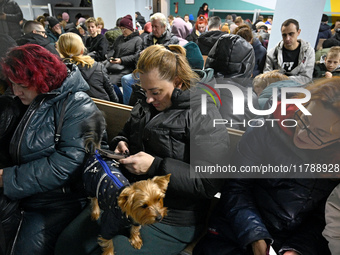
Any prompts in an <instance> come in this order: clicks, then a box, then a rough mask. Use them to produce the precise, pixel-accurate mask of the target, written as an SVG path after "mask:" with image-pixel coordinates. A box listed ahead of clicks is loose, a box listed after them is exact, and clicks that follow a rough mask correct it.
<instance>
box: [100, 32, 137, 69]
mask: <svg viewBox="0 0 340 255" xmlns="http://www.w3.org/2000/svg"><path fill="white" fill-rule="evenodd" d="M142 47H143V41H142V38H140V36H139V32H138V31H136V32H133V33H132V34H130V35H129V36H126V37H124V35H121V36H118V37H117V39H116V40H115V42H114V44H113V49H112V50H111V51H110V52H109V53H108V54H107V56H108V57H114V58H120V59H121V60H122V65H123V66H124V67H125V69H128V70H129V71H131V72H132V71H133V70H134V69H135V68H136V64H137V60H138V57H139V53H140V52H141V50H142ZM131 72H130V73H131Z"/></svg>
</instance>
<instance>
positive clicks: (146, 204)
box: [118, 174, 171, 225]
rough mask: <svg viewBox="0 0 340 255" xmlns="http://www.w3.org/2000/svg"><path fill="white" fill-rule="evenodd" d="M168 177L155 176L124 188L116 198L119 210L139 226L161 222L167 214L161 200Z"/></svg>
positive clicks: (166, 186)
mask: <svg viewBox="0 0 340 255" xmlns="http://www.w3.org/2000/svg"><path fill="white" fill-rule="evenodd" d="M170 175H171V174H168V175H165V176H156V177H154V178H152V179H148V180H145V181H139V182H135V183H133V184H132V185H131V186H129V187H126V188H125V189H124V190H123V191H122V192H121V194H120V195H119V197H118V205H119V207H120V208H121V210H122V211H123V212H124V213H126V215H128V216H130V217H132V218H133V220H134V221H135V222H136V223H138V224H140V225H146V224H153V223H155V222H159V221H160V220H162V219H163V218H164V217H165V216H166V214H167V208H166V207H163V198H164V197H165V192H166V189H167V188H168V184H169V181H170Z"/></svg>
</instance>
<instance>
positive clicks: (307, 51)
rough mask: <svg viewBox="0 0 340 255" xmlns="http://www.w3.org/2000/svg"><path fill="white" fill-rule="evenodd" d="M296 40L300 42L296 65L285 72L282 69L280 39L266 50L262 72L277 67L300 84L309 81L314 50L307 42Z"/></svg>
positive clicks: (281, 45)
mask: <svg viewBox="0 0 340 255" xmlns="http://www.w3.org/2000/svg"><path fill="white" fill-rule="evenodd" d="M298 41H299V42H300V43H301V48H300V55H299V60H298V65H297V67H295V68H294V69H293V70H291V71H290V72H286V71H285V70H284V69H283V67H282V64H283V56H282V49H283V41H281V42H279V43H278V44H277V45H276V46H275V47H274V48H272V49H270V50H269V51H268V52H267V58H266V64H265V67H264V70H263V72H264V73H265V72H269V71H273V70H276V69H278V70H280V72H281V73H284V74H286V75H288V76H289V79H291V80H295V81H297V82H299V83H301V84H306V83H308V82H310V81H311V80H312V77H313V69H314V62H315V52H314V49H313V48H312V47H311V46H310V44H309V43H308V42H305V41H303V40H301V39H298Z"/></svg>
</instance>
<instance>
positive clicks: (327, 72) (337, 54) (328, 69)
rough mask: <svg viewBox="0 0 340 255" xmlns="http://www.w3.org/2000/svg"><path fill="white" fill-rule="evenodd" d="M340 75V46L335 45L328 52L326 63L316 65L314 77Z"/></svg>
mask: <svg viewBox="0 0 340 255" xmlns="http://www.w3.org/2000/svg"><path fill="white" fill-rule="evenodd" d="M333 76H340V46H333V47H332V48H331V49H330V50H329V51H328V53H327V56H326V58H325V62H324V63H317V64H315V67H314V72H313V77H314V78H321V77H326V78H332V77H333Z"/></svg>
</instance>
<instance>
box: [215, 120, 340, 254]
mask: <svg viewBox="0 0 340 255" xmlns="http://www.w3.org/2000/svg"><path fill="white" fill-rule="evenodd" d="M312 162H315V160H314V159H313V156H312V155H310V151H308V150H301V149H298V148H297V147H295V146H294V144H293V142H292V137H291V136H289V135H287V134H286V133H285V132H283V130H281V128H279V127H278V126H277V125H275V126H274V127H271V124H268V125H265V126H263V127H261V128H259V127H256V128H249V129H248V130H247V131H246V133H245V134H244V135H243V136H242V139H241V141H240V142H239V144H238V146H237V151H236V153H235V154H234V156H233V162H232V164H233V165H235V166H236V167H238V169H239V168H240V167H241V166H260V165H263V166H265V165H268V164H270V165H271V166H280V165H288V166H289V165H290V164H292V165H293V166H294V165H295V166H300V165H301V164H302V165H303V164H304V163H312ZM248 176H250V175H248ZM257 176H259V174H257ZM338 183H339V181H333V180H329V179H299V178H297V179H296V178H293V176H291V178H288V179H284V178H282V179H256V178H254V179H236V180H232V179H231V180H230V181H227V182H226V184H225V186H224V188H223V190H222V196H221V200H220V202H219V204H218V205H217V207H216V208H217V209H216V212H215V213H214V216H213V217H212V223H211V224H210V227H211V228H210V229H211V230H214V231H215V235H216V234H217V235H218V236H220V237H221V238H226V239H228V240H233V241H234V242H235V243H236V245H237V247H239V248H241V249H244V250H245V249H246V247H247V246H249V245H250V244H251V243H252V242H254V241H256V240H260V239H264V240H266V241H267V242H268V243H273V242H274V243H273V244H272V245H273V248H274V249H275V250H276V252H278V254H283V253H284V251H285V250H296V251H298V253H299V254H303V255H305V254H306V255H307V254H308V255H320V254H330V253H329V250H328V247H327V242H326V240H325V239H324V238H323V237H322V235H321V233H322V231H323V229H324V227H325V222H324V208H325V202H326V199H327V197H328V196H329V194H330V193H331V191H332V190H333V188H334V187H335V186H336V185H337V184H338ZM226 242H227V243H228V241H226ZM229 244H230V245H232V244H231V242H229ZM248 248H249V247H248Z"/></svg>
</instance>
